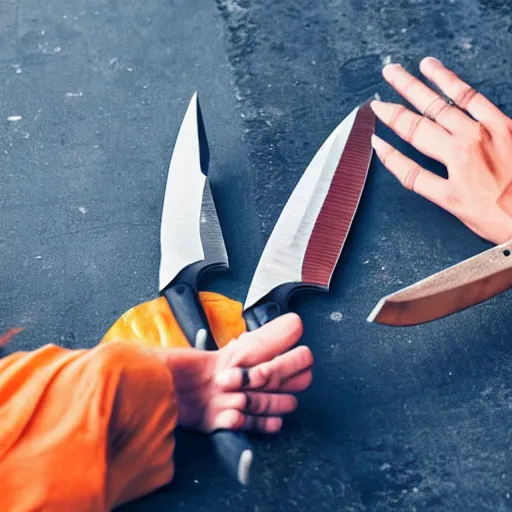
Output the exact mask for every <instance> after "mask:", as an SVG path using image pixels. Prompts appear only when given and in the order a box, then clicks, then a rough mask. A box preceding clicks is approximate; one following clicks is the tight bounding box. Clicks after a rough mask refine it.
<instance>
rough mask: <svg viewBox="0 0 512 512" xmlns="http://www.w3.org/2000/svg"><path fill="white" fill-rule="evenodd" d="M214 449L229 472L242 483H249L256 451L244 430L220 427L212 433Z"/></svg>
mask: <svg viewBox="0 0 512 512" xmlns="http://www.w3.org/2000/svg"><path fill="white" fill-rule="evenodd" d="M210 439H211V441H212V443H213V449H214V450H215V453H216V454H217V457H218V458H219V460H220V461H221V463H222V465H223V466H224V468H225V469H226V470H227V472H228V474H229V475H230V476H232V477H233V478H235V479H236V480H238V481H239V482H240V483H241V484H242V485H247V484H248V483H249V475H250V471H251V464H252V460H253V457H254V452H253V448H252V445H251V443H250V441H249V440H248V439H247V436H246V435H245V434H243V433H242V432H233V431H232V430H227V429H219V430H215V431H214V432H212V433H211V434H210Z"/></svg>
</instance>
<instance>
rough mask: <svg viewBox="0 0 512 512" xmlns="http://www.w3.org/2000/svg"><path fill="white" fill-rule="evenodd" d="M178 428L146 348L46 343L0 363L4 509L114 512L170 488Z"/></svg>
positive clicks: (164, 378) (165, 378) (0, 496)
mask: <svg viewBox="0 0 512 512" xmlns="http://www.w3.org/2000/svg"><path fill="white" fill-rule="evenodd" d="M176 421H177V404H176V399H175V396H174V383H173V379H172V376H171V374H170V372H169V371H168V370H167V368H166V367H165V365H163V364H162V363H161V362H160V361H159V360H158V359H156V357H155V356H154V355H153V354H151V353H150V352H149V351H147V350H145V349H143V348H140V347H137V346H135V345H126V344H122V343H109V344H106V345H100V346H98V347H96V348H93V349H91V350H66V349H63V348H59V347H57V346H54V345H47V346H45V347H43V348H41V349H39V350H36V351H34V352H30V353H26V352H19V353H16V354H13V355H11V356H8V357H6V358H4V359H2V360H0V425H1V427H0V504H1V506H0V509H1V510H2V512H29V511H30V512H32V511H35V510H38V511H52V512H61V511H62V512H69V511H70V510H91V511H93V510H94V511H95V512H102V511H109V510H112V509H113V508H114V507H115V506H117V505H119V504H121V503H124V502H126V501H129V500H132V499H135V498H137V497H139V496H142V495H144V494H147V493H149V492H150V491H152V490H154V489H156V488H158V487H160V486H162V485H165V484H167V483H168V482H169V481H170V480H171V478H172V476H173V472H174V466H173V462H172V456H173V451H174V438H173V435H172V433H173V430H174V428H175V425H176Z"/></svg>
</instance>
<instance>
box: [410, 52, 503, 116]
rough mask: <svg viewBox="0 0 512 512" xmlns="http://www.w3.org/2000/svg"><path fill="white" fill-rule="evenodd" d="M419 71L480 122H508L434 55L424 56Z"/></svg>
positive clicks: (494, 107) (501, 113)
mask: <svg viewBox="0 0 512 512" xmlns="http://www.w3.org/2000/svg"><path fill="white" fill-rule="evenodd" d="M420 70H421V72H422V73H423V74H424V75H425V76H426V77H427V78H428V79H429V80H431V81H432V82H433V83H435V84H436V85H437V86H438V87H439V88H440V89H441V90H442V91H443V92H444V94H446V95H447V96H448V97H449V98H451V99H452V101H453V102H454V103H455V104H456V105H457V106H459V107H460V108H462V109H464V110H467V111H468V112H469V113H470V114H471V115H472V116H473V117H474V118H475V119H477V120H478V121H480V122H482V123H488V124H491V125H493V124H496V123H501V122H510V120H509V119H508V117H507V116H506V115H505V114H504V113H503V112H501V110H500V109H499V108H498V107H496V105H494V104H493V103H492V102H491V101H489V100H488V99H487V98H486V97H485V96H484V95H483V94H481V93H479V92H478V91H476V90H475V89H473V87H471V86H470V85H469V84H467V83H466V82H464V81H463V80H461V79H460V78H459V77H458V76H457V75H456V74H455V73H454V72H453V71H451V70H450V69H448V68H446V67H445V66H444V65H443V64H442V63H441V62H440V61H439V60H437V59H435V58H434V57H426V58H425V59H423V60H422V61H421V63H420Z"/></svg>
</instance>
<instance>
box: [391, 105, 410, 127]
mask: <svg viewBox="0 0 512 512" xmlns="http://www.w3.org/2000/svg"><path fill="white" fill-rule="evenodd" d="M406 112H407V109H406V108H405V107H404V106H403V105H395V106H394V107H393V113H392V115H391V119H390V120H389V125H388V126H389V127H390V128H393V129H395V128H396V127H397V125H398V122H399V120H400V118H401V117H402V116H403V115H404V114H405V113H406Z"/></svg>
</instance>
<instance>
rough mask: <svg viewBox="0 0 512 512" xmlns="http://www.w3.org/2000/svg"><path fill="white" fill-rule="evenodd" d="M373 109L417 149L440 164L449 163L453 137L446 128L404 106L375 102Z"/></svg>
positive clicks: (387, 124) (372, 105)
mask: <svg viewBox="0 0 512 512" xmlns="http://www.w3.org/2000/svg"><path fill="white" fill-rule="evenodd" d="M371 107H372V110H373V111H374V113H375V115H376V116H377V117H378V118H379V119H380V120H381V121H382V122H383V123H384V124H385V125H386V126H389V127H390V128H391V129H392V130H393V131H394V132H395V133H396V134H397V135H399V136H400V137H401V138H402V139H404V140H405V141H407V142H409V144H412V145H413V146H414V147H415V148H416V149H418V150H419V151H421V152H422V153H424V154H425V155H427V156H429V157H431V158H434V159H436V160H438V161H439V162H442V163H446V162H447V161H448V158H449V155H450V152H451V147H452V136H451V135H450V134H449V133H448V132H447V131H446V130H445V129H444V128H442V127H441V126H439V125H438V124H436V123H434V122H433V121H431V120H430V119H427V118H426V117H423V116H420V115H418V114H414V113H413V112H411V111H410V110H409V109H407V108H405V107H404V106H403V105H397V104H395V103H385V102H382V101H377V100H374V101H372V102H371Z"/></svg>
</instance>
